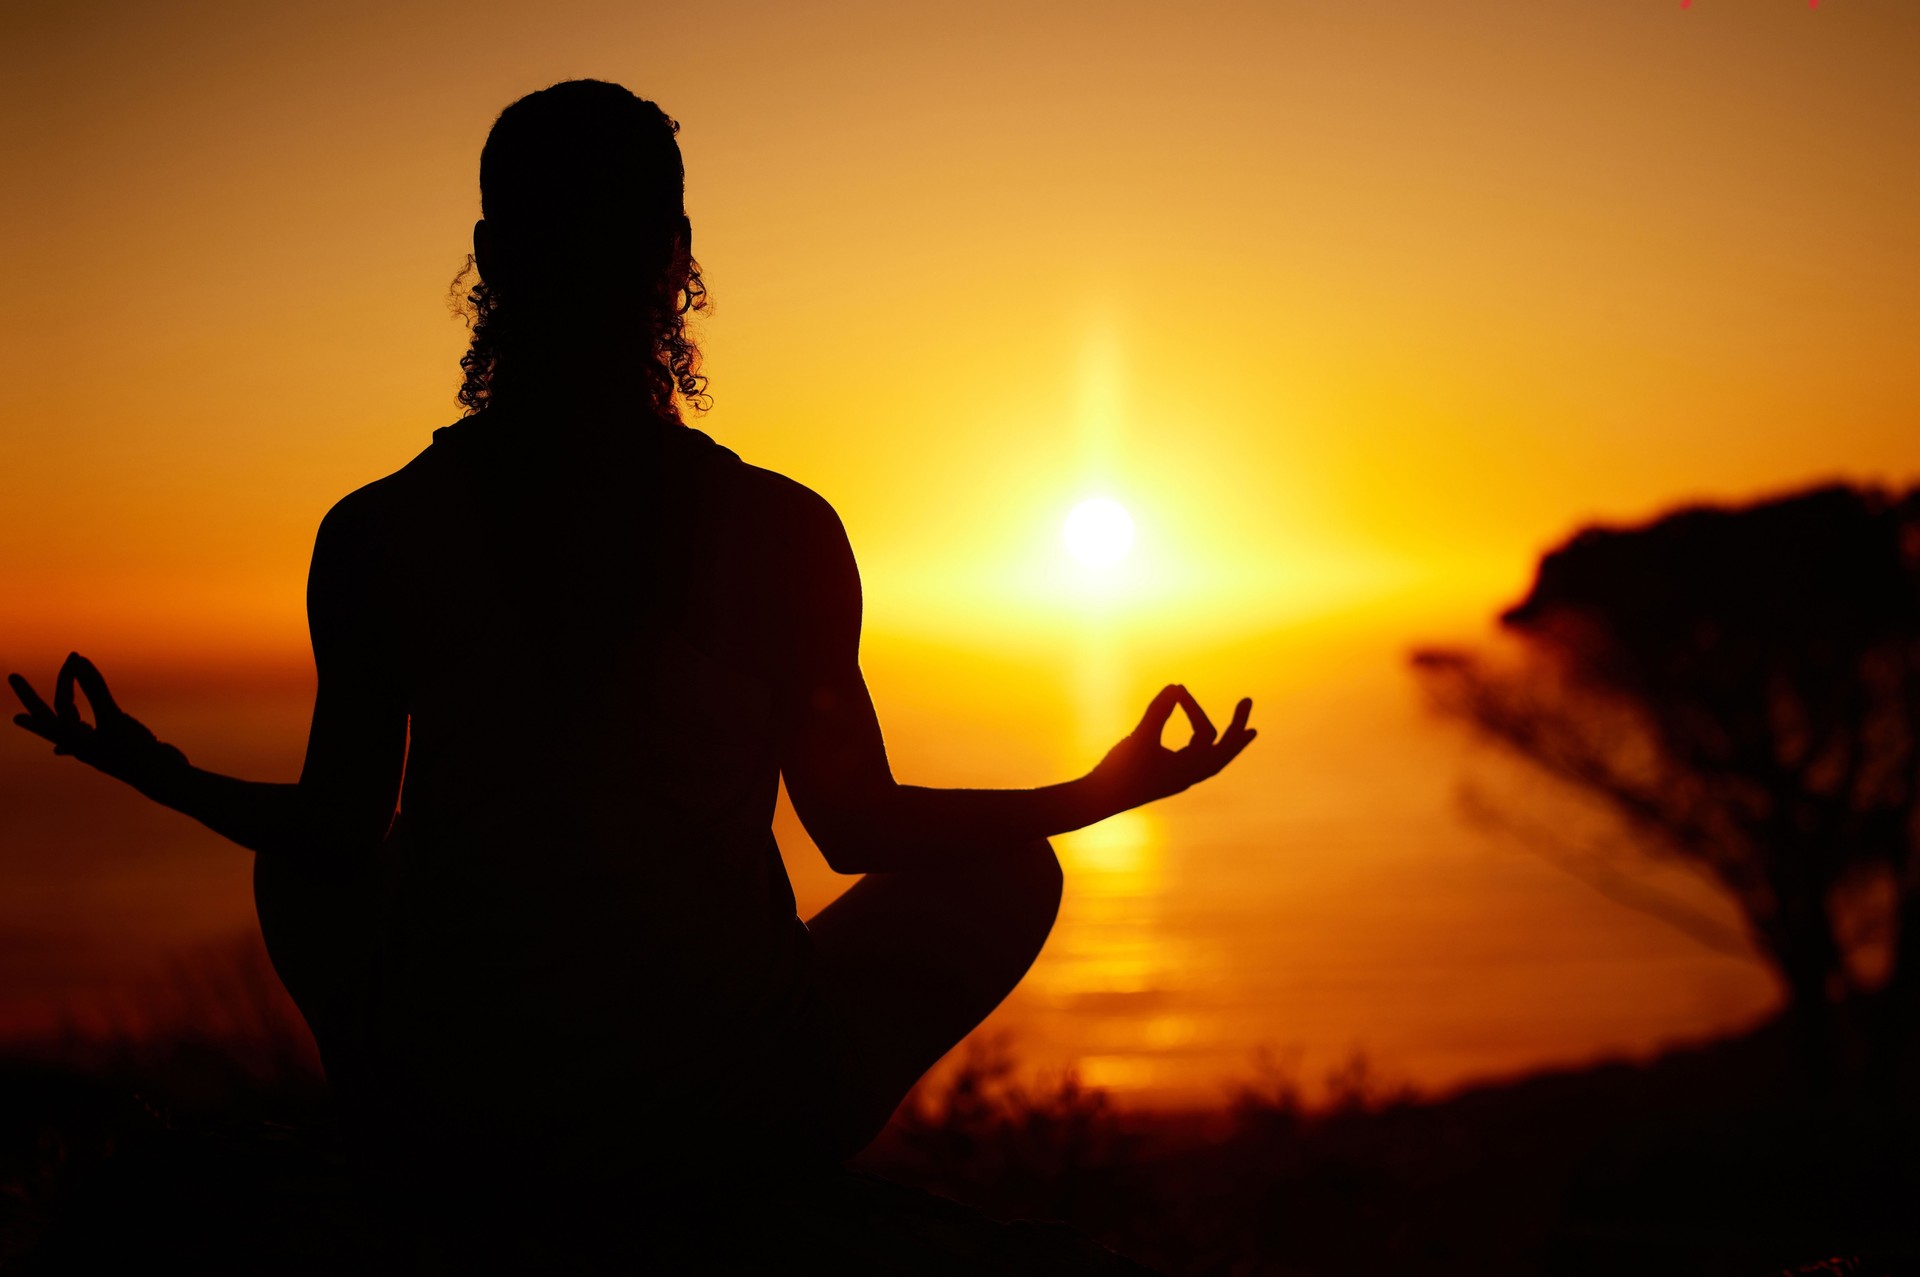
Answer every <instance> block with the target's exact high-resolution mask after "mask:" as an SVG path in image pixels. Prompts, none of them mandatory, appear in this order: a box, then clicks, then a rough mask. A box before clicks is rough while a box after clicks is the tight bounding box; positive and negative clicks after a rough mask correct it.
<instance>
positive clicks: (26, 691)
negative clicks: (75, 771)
mask: <svg viewBox="0 0 1920 1277" xmlns="http://www.w3.org/2000/svg"><path fill="white" fill-rule="evenodd" d="M7 685H8V686H9V687H11V688H12V689H13V694H14V696H16V697H17V698H19V701H20V704H21V705H22V706H23V707H24V708H25V709H26V713H24V714H15V715H14V716H13V721H14V722H15V723H16V724H18V725H19V726H21V727H24V728H26V729H27V730H28V731H30V732H33V733H34V734H35V735H38V736H44V737H46V738H47V739H48V740H53V741H55V742H56V743H58V741H59V736H58V735H57V734H56V733H58V732H62V731H64V732H69V733H70V732H71V731H72V730H73V729H75V728H80V727H85V726H87V724H85V723H84V722H82V721H81V719H80V712H79V706H78V705H77V703H76V702H75V700H74V688H75V687H76V686H77V687H78V688H79V689H80V691H81V692H82V693H83V694H84V695H85V696H86V698H87V703H88V704H89V705H90V706H92V708H93V714H94V719H95V721H96V722H98V721H99V719H100V718H101V717H102V716H105V715H112V714H117V713H118V712H119V709H120V707H119V706H118V705H116V704H115V703H114V700H113V693H112V692H110V691H108V690H107V680H106V679H105V678H103V677H102V676H101V674H100V671H99V670H98V669H97V668H96V667H95V666H94V664H93V662H92V661H89V660H88V659H87V658H86V657H84V656H82V655H80V654H79V653H78V652H72V653H69V654H68V656H67V659H66V662H65V663H64V664H62V665H61V667H60V672H59V674H58V675H56V676H55V679H54V686H53V704H52V705H48V704H47V702H46V701H45V700H43V699H42V698H41V696H40V693H39V692H37V691H35V690H34V687H33V684H31V683H29V682H28V681H27V680H26V679H25V678H24V677H22V676H21V675H19V674H9V675H7Z"/></svg>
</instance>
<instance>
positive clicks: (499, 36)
mask: <svg viewBox="0 0 1920 1277" xmlns="http://www.w3.org/2000/svg"><path fill="white" fill-rule="evenodd" d="M0 21H3V22H4V28H0V44H4V46H5V47H6V48H7V49H8V50H9V51H10V57H9V61H10V63H11V65H10V67H9V71H8V74H7V75H6V77H5V79H4V87H0V93H4V102H3V103H0V106H3V108H4V113H5V118H6V120H7V121H8V126H7V129H6V132H5V136H4V143H3V145H4V151H3V152H0V189H4V190H5V191H6V196H5V199H4V216H5V219H6V221H5V225H4V231H5V237H6V242H7V245H8V251H7V255H6V260H7V263H8V270H7V283H6V287H5V288H4V290H0V323H4V340H0V348H3V350H4V354H3V355H0V357H3V358H4V359H5V361H6V363H5V381H6V385H7V388H8V394H7V402H6V407H5V411H4V418H3V419H4V423H5V424H4V427H3V428H4V431H5V440H4V442H5V446H6V450H7V458H8V461H9V470H10V473H11V480H12V481H11V483H10V484H9V491H8V496H7V499H6V501H5V502H4V504H0V589H4V590H5V593H6V597H7V599H8V601H9V602H8V606H7V607H6V609H5V610H4V614H0V653H4V654H6V655H7V656H9V657H10V658H13V659H16V660H33V661H40V660H43V659H51V658H53V657H57V656H58V655H59V654H60V652H62V651H64V650H65V649H66V648H67V647H69V646H76V645H78V646H82V647H84V648H86V649H87V650H89V651H90V652H92V653H94V654H95V655H97V656H99V657H100V658H101V659H102V660H103V663H104V662H105V661H107V660H118V661H120V662H121V663H123V664H124V663H125V662H128V661H136V660H148V659H151V660H153V661H162V662H167V663H172V662H177V661H182V660H203V659H207V658H218V659H220V660H230V659H234V658H246V657H253V658H262V659H275V660H278V659H282V658H286V657H292V658H294V659H298V658H299V655H300V651H301V648H302V645H303V642H304V632H303V622H302V617H301V599H302V586H303V580H304V574H305V568H306V560H307V555H308V553H309V550H310V547H311V540H312V535H313V530H314V528H315V526H316V525H317V523H318V520H319V518H320V515H321V514H322V513H323V512H324V511H325V510H326V508H327V506H328V505H329V504H330V503H331V502H332V501H334V500H335V499H337V498H338V497H339V496H340V495H342V494H343V493H344V492H346V491H348V490H349V489H351V488H353V487H355V486H357V485H359V484H360V483H362V482H365V481H367V480H368V479H371V478H373V477H376V476H378V475H380V474H383V473H386V472H388V471H390V470H392V469H394V468H396V467H397V466H398V465H400V464H401V463H402V462H404V461H405V460H406V459H407V458H408V457H409V456H411V455H412V454H413V453H414V452H415V451H417V450H418V449H419V448H420V447H422V446H424V445H425V443H426V441H427V436H428V433H429V432H430V431H431V430H432V428H433V427H434V426H436V425H439V424H443V423H444V422H445V421H447V420H450V419H451V418H452V417H453V416H454V415H455V406H454V404H453V401H452V398H451V396H452V391H453V388H454V386H455V384H456V381H457V377H456V375H455V369H454V362H455V359H456V357H457V355H458V352H459V350H460V348H461V344H462V336H463V334H462V330H461V329H460V327H459V325H458V324H457V323H456V322H455V321H453V320H452V319H451V318H450V317H449V315H448V312H447V309H446V305H445V294H446V289H447V283H448V280H449V279H450V277H451V276H452V275H453V273H454V271H455V270H456V269H457V267H458V266H459V265H460V263H461V260H462V256H463V254H464V252H465V245H466V241H467V236H468V231H469V227H470V225H471V222H472V220H473V218H474V217H475V215H476V210H477V203H478V201H477V193H476V183H475V173H476V170H477V157H478V153H479V148H480V144H481V141H482V140H483V138H484V136H485V134H486V130H487V128H488V126H489V124H490V123H491V120H492V117H493V115H494V114H495V113H496V112H497V111H498V110H499V109H500V107H502V106H504V105H505V104H506V103H507V102H508V101H510V100H512V99H513V98H514V97H516V96H517V95H519V94H521V93H523V92H526V91H528V90H531V89H533V88H535V87H538V86H540V85H543V84H546V83H549V82H551V81H554V80H557V79H563V78H567V77H571V76H580V75H589V76H598V77H602V78H608V79H615V80H619V81H621V82H623V83H626V84H628V85H629V86H631V87H633V88H634V89H636V90H637V91H639V92H641V93H642V94H644V95H648V96H652V97H654V98H655V99H656V100H658V101H659V102H661V103H662V104H663V105H664V106H665V107H666V109H667V110H668V111H669V113H671V114H673V115H674V116H676V117H677V118H678V119H679V120H680V121H681V122H682V124H683V125H684V131H683V134H682V142H683V146H684V149H685V153H686V159H687V167H688V181H689V205H690V211H691V214H692V217H693V221H694V226H695V236H696V251H697V252H698V255H699V256H700V258H701V259H702V261H703V263H704V264H705V266H706V268H707V272H708V280H709V282H710V284H711V286H712V290H713V294H714V297H715V300H716V303H717V305H716V308H715V312H714V314H713V316H712V318H711V319H710V321H709V322H708V324H707V327H706V337H707V347H708V354H709V360H708V371H709V373H710V374H711V376H712V378H713V382H712V389H713V393H714V396H715V403H716V406H715V408H714V410H713V412H712V413H711V414H710V415H709V416H707V417H706V418H704V419H703V420H702V421H700V422H699V424H700V425H701V426H702V428H703V429H706V430H708V431H709V432H710V433H712V434H714V435H715V436H716V437H718V438H720V439H721V440H722V441H723V442H725V443H728V444H729V445H731V446H733V447H734V448H736V449H737V450H739V451H740V452H742V453H743V454H744V455H746V456H747V457H748V459H750V460H754V461H757V462H760V463H762V464H766V465H770V466H772V467H775V468H778V469H782V470H785V471H787V472H789V473H791V474H793V475H795V476H796V477H798V478H800V479H802V480H803V481H805V482H808V483H810V484H811V485H813V486H814V487H816V488H817V489H818V490H820V491H821V492H822V493H824V494H825V495H826V496H828V497H829V499H831V500H832V501H833V502H834V503H835V504H836V505H837V506H838V507H839V509H840V510H841V512H842V514H843V517H844V518H845V520H846V522H847V524H848V527H849V529H850V531H851V533H852V536H853V539H854V543H855V547H856V549H857V551H858V552H859V553H860V556H861V559H862V562H863V567H864V569H865V573H866V577H867V584H868V592H869V614H870V621H871V624H872V626H873V627H874V629H875V630H876V631H877V632H883V633H899V634H909V633H923V632H924V633H933V632H944V633H946V634H947V635H948V636H949V637H955V636H957V637H959V638H960V639H961V640H963V641H964V640H965V639H966V637H967V636H968V635H969V634H971V633H973V632H975V631H978V632H981V633H982V634H984V632H985V631H987V630H991V629H996V628H997V629H1007V628H1014V629H1018V628H1021V627H1034V628H1038V629H1048V628H1058V627H1060V626H1063V625H1070V624H1079V623H1082V620H1083V619H1084V617H1085V616H1086V615H1088V614H1089V613H1088V606H1089V604H1090V600H1089V599H1088V598H1087V597H1085V596H1084V594H1083V593H1076V591H1075V589H1073V588H1063V580H1062V578H1061V577H1060V573H1061V572H1062V571H1063V570H1064V569H1063V565H1064V564H1065V560H1064V559H1062V557H1061V553H1060V548H1059V541H1058V531H1057V530H1058V526H1059V521H1060V519H1061V517H1062V516H1063V515H1064V513H1065V511H1066V509H1067V508H1068V507H1069V506H1070V505H1071V504H1072V503H1073V502H1074V501H1075V500H1077V499H1079V498H1080V497H1082V496H1085V495H1089V494H1093V493H1106V494H1108V495H1111V496H1114V497H1116V498H1118V499H1120V500H1121V501H1122V502H1123V503H1124V504H1125V505H1127V507H1128V508H1129V509H1130V510H1131V511H1132V513H1133V516H1134V518H1135V520H1136V523H1137V524H1138V526H1139V529H1140V536H1139V542H1138V550H1137V553H1136V555H1135V557H1134V559H1133V560H1131V561H1130V568H1129V571H1130V573H1131V581H1130V583H1123V586H1122V587H1119V593H1120V595H1121V596H1122V597H1118V598H1111V599H1108V600H1106V601H1105V602H1104V603H1101V604H1100V605H1099V606H1100V607H1101V608H1104V609H1105V611H1104V612H1102V613H1101V615H1105V616H1107V617H1108V618H1109V619H1110V620H1111V621H1112V623H1113V624H1116V625H1119V624H1133V623H1146V622H1145V621H1143V618H1150V621H1151V624H1152V625H1154V626H1158V627H1162V628H1166V627H1174V626H1176V625H1177V626H1179V627H1187V628H1191V629H1193V630H1195V631H1200V630H1204V631H1207V632H1209V633H1212V634H1216V635H1219V634H1230V633H1234V632H1238V631H1241V630H1250V629H1259V628H1261V627H1266V626H1271V625H1273V624H1278V623H1284V622H1285V621H1287V620H1288V619H1289V618H1296V617H1300V616H1306V615H1313V614H1323V613H1326V612H1328V611H1329V610H1331V609H1337V608H1348V607H1353V606H1369V605H1375V604H1378V605H1383V606H1384V605H1388V604H1392V603H1394V602H1395V601H1400V602H1406V601H1410V600H1415V599H1419V600H1427V601H1434V600H1438V601H1440V602H1441V603H1446V602H1448V601H1452V602H1453V603H1458V604H1459V605H1461V606H1462V607H1463V608H1466V609H1469V610H1470V611H1471V612H1472V613H1473V614H1484V612H1485V611H1487V610H1488V609H1490V608H1491V607H1492V606H1493V605H1494V604H1497V603H1498V602H1500V601H1501V599H1502V597H1503V596H1504V595H1505V594H1509V593H1511V592H1512V591H1514V590H1515V589H1517V588H1518V586H1519V585H1520V584H1521V583H1522V582H1523V581H1524V578H1525V575H1526V572H1527V569H1528V566H1529V564H1530V562H1531V560H1532V557H1533V555H1534V554H1535V553H1536V552H1537V551H1538V550H1539V549H1540V548H1541V547H1542V546H1543V545H1544V544H1546V543H1548V542H1550V541H1551V540H1553V539H1555V538H1556V537H1557V536H1559V535H1560V534H1562V533H1563V532H1564V530H1566V529H1567V528H1568V527H1569V526H1571V524H1573V523H1574V522H1575V521H1577V520H1579V519H1582V518H1586V517H1590V516H1595V515H1606V516H1616V517H1634V516H1639V515H1642V514H1646V513H1650V512H1652V511H1653V510H1654V509H1656V508H1658V507H1660V506H1661V505H1663V504H1665V503H1668V502H1671V501H1673V500H1676V499H1680V498H1686V497H1692V496H1696V495H1724V496H1740V495H1746V494H1750V493H1754V492H1757V491H1760V490H1764V489H1769V488H1775V487H1779V486H1783V485H1788V484H1792V483H1796V482H1799V481H1802V480H1806V479H1811V478H1815V477H1821V476H1827V475H1831V474H1836V473H1838V474H1848V475H1856V476H1863V477H1885V478H1898V479H1905V478H1910V477H1913V476H1915V475H1916V474H1920V431H1916V430H1915V407H1916V402H1917V401H1920V386H1916V380H1915V378H1914V375H1913V372H1912V355H1913V352H1914V350H1915V348H1916V346H1920V341H1917V340H1916V339H1917V338H1920V311H1917V310H1916V307H1915V305H1914V300H1913V299H1914V298H1915V296H1916V295H1920V257H1917V256H1916V253H1915V251H1914V247H1915V245H1914V228H1915V226H1916V225H1920V206H1917V205H1920V165H1916V164H1915V163H1914V156H1915V155H1916V154H1920V135H1917V133H1920V127H1917V126H1920V109H1917V107H1920V77H1915V76H1914V75H1913V74H1912V69H1913V67H1914V66H1915V65H1917V64H1920V8H1916V7H1915V6H1913V5H1910V4H1906V3H1904V2H1902V0H1828V3H1826V4H1823V5H1820V6H1819V7H1818V8H1817V9H1813V8H1809V6H1807V5H1805V4H1803V3H1799V2H1798V0H1699V2H1698V3H1695V4H1693V5H1692V6H1691V7H1690V8H1688V9H1686V10H1684V11H1683V10H1682V8H1681V6H1680V5H1679V3H1677V0H1658V2H1656V0H1605V2H1601V0H1591V2H1588V3H1555V4H1525V3H1517V2H1515V0H1501V2H1499V3H1494V2H1492V0H1487V2H1477V0H1461V2H1457V3H1456V2H1449V3H1436V2H1435V0H1286V2H1278V3H1264V4H1194V5H1164V4H1154V5H1146V4H1129V3H1113V2H1112V0H1104V2H1103V3H1099V4H1084V5H1082V4H1051V5H1034V4H1029V3H1018V4H992V3H986V4H982V3H972V2H970V3H967V4H964V5H957V4H956V5H948V4H925V5H899V4H893V3H886V4H878V3H876V4H870V5H863V4H771V3H767V4H685V5H678V6H663V5H655V4H634V3H630V2H626V0H622V2H620V3H612V2H607V3H547V4H541V5H538V6H534V5H497V4H492V5H490V4H476V5H470V6H456V5H452V4H395V5H360V4H346V5H343V4H334V3H329V4H301V3H293V4H272V5H259V4H250V3H230V4H229V3H184V4H166V5H158V4H156V5H132V4H86V3H75V4H61V5H51V4H34V5H17V6H9V7H8V9H7V11H6V15H5V17H4V19H0ZM1064 584H1066V585H1067V586H1070V585H1071V583H1070V582H1066V583H1064ZM1076 618H1080V619H1076ZM1129 618H1131V619H1129Z"/></svg>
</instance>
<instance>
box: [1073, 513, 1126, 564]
mask: <svg viewBox="0 0 1920 1277" xmlns="http://www.w3.org/2000/svg"><path fill="white" fill-rule="evenodd" d="M1060 535H1061V537H1062V539H1064V540H1065V541H1066V543H1067V553H1069V554H1071V555H1072V556H1073V557H1074V558H1076V559H1078V560H1080V562H1082V563H1084V564H1086V565H1087V566H1089V567H1101V568H1103V567H1108V566H1111V565H1112V564H1115V563H1118V562H1119V561H1120V560H1122V559H1124V558H1126V557H1127V551H1129V550H1131V549H1132V548H1133V518H1132V516H1130V515H1128V513H1127V512H1126V509H1125V508H1124V507H1123V506H1121V504H1120V503H1119V502H1118V501H1114V500H1111V499H1110V498H1107V497H1092V498H1089V499H1088V500H1085V501H1082V502H1081V503H1080V504H1079V505H1077V506H1075V507H1073V510H1072V511H1071V512H1070V513H1069V514H1068V515H1067V521H1066V524H1065V525H1064V526H1063V527H1062V528H1061V529H1060Z"/></svg>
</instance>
